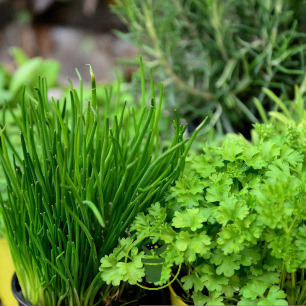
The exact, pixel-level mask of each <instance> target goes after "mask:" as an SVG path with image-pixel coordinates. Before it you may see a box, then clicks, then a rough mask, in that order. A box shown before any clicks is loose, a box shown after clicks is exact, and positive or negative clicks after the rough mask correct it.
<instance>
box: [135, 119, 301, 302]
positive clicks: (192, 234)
mask: <svg viewBox="0 0 306 306" xmlns="http://www.w3.org/2000/svg"><path fill="white" fill-rule="evenodd" d="M255 129H256V132H258V139H257V141H256V143H254V144H251V143H249V142H248V141H246V140H245V139H244V138H243V137H241V136H237V135H228V136H227V138H226V140H225V141H224V143H223V145H222V146H208V145H207V146H205V147H204V149H203V154H202V155H200V156H196V157H194V156H192V155H191V156H190V157H189V158H188V159H187V163H186V167H185V170H184V172H183V173H182V174H181V176H180V177H179V179H178V180H177V181H176V184H175V185H174V186H172V187H171V188H170V190H169V192H168V195H167V196H166V199H167V202H166V207H165V208H164V207H161V206H159V205H158V206H157V205H156V204H155V205H153V206H152V208H154V209H158V210H159V212H160V215H161V216H162V217H161V219H158V226H156V225H157V223H155V220H156V219H154V218H150V214H151V213H150V210H149V213H148V214H144V213H142V214H141V216H142V218H143V219H146V218H148V219H146V220H150V221H148V222H147V223H146V234H149V233H151V232H154V233H156V234H161V235H166V233H171V235H168V238H169V240H171V241H172V242H174V243H175V245H176V246H177V248H178V249H179V251H180V252H181V255H182V259H183V262H184V265H185V268H186V269H187V272H188V273H187V275H186V276H183V277H182V278H181V282H182V283H183V288H184V289H185V290H186V291H187V292H188V294H187V296H189V297H190V296H191V297H192V300H190V302H191V303H192V302H193V303H195V304H196V305H227V304H238V305H288V303H289V304H302V303H303V302H305V299H306V287H305V284H306V279H305V277H306V275H305V272H304V270H303V269H305V254H306V253H305V250H306V243H305V241H306V206H305V203H306V184H305V182H306V179H305V178H306V169H305V165H306V163H305V156H306V149H305V145H304V144H305V141H306V130H305V129H303V128H302V127H300V126H294V125H289V126H287V128H286V129H282V130H281V132H280V133H279V132H277V130H276V126H275V125H274V124H272V123H266V124H263V125H258V124H256V125H255ZM293 130H294V131H295V132H294V133H296V134H298V138H296V141H294V142H292V141H291V137H290V135H291V133H292V131H293ZM185 198H186V203H184V202H183V199H185ZM152 208H151V209H152ZM154 211H156V210H154ZM156 214H157V212H156ZM137 218H139V216H137V217H136V220H137ZM140 225H141V224H140V223H139V222H137V221H136V222H134V223H133V226H132V227H131V230H132V231H135V232H136V236H138V235H139V234H140V236H141V234H142V233H143V232H142V231H141V228H142V227H141V226H140ZM150 228H151V230H152V231H150ZM138 237H139V236H138ZM174 255H175V254H174ZM172 256H173V255H171V256H170V257H171V260H172V262H173V264H174V263H175V258H173V257H172Z"/></svg>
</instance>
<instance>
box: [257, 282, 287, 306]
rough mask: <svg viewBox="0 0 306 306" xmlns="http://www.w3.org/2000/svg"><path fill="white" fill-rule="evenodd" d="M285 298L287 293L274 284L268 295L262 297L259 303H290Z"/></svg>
mask: <svg viewBox="0 0 306 306" xmlns="http://www.w3.org/2000/svg"><path fill="white" fill-rule="evenodd" d="M285 298H286V293H285V292H284V291H283V290H280V289H279V287H278V286H272V287H271V288H270V290H269V293H268V295H267V296H266V297H263V298H261V299H260V300H259V302H258V303H257V305H288V302H287V301H286V300H285Z"/></svg>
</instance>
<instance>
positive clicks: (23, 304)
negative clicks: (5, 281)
mask: <svg viewBox="0 0 306 306" xmlns="http://www.w3.org/2000/svg"><path fill="white" fill-rule="evenodd" d="M12 291H13V294H14V297H15V299H16V300H17V302H18V305H19V306H31V304H29V303H27V302H26V301H25V300H24V299H23V296H22V291H21V288H20V285H19V282H18V278H17V275H16V273H15V274H14V275H13V279H12Z"/></svg>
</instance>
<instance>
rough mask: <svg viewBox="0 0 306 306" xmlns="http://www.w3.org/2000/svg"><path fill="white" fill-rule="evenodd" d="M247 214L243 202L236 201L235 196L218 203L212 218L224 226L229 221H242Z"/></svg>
mask: <svg viewBox="0 0 306 306" xmlns="http://www.w3.org/2000/svg"><path fill="white" fill-rule="evenodd" d="M248 213H249V209H248V207H247V205H246V204H245V203H244V202H243V201H238V199H237V198H236V197H235V196H230V197H228V198H227V199H226V200H225V201H222V202H220V206H219V207H218V208H217V209H216V210H215V212H214V216H215V218H216V220H217V221H218V222H219V223H221V224H222V225H223V226H225V225H226V224H227V223H228V222H230V221H235V220H236V219H240V220H243V219H244V218H245V217H246V216H247V215H248Z"/></svg>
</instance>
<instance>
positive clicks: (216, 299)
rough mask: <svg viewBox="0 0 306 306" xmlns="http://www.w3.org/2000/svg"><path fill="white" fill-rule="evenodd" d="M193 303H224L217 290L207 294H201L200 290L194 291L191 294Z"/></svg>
mask: <svg viewBox="0 0 306 306" xmlns="http://www.w3.org/2000/svg"><path fill="white" fill-rule="evenodd" d="M192 299H193V302H194V305H212V306H213V305H224V303H223V297H222V296H220V293H219V292H216V291H214V292H212V293H210V294H209V296H207V295H204V294H202V293H201V292H195V293H194V294H193V295H192Z"/></svg>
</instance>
